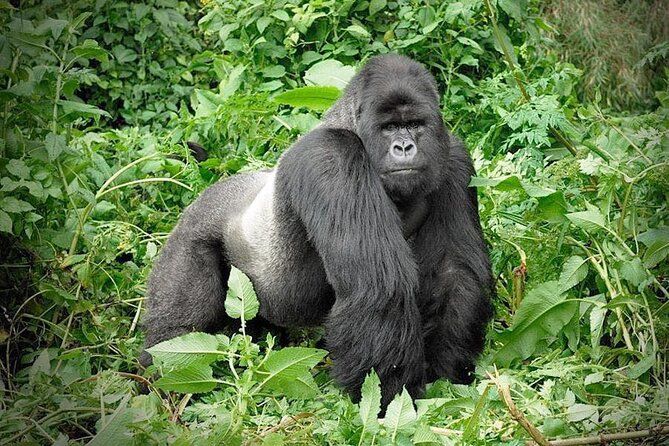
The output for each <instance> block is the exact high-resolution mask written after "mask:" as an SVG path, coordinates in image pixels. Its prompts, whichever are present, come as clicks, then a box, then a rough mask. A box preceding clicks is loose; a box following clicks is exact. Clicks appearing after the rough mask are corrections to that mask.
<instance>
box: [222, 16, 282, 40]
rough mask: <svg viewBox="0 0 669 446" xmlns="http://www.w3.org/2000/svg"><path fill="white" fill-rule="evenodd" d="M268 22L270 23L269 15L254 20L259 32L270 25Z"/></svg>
mask: <svg viewBox="0 0 669 446" xmlns="http://www.w3.org/2000/svg"><path fill="white" fill-rule="evenodd" d="M270 23H272V19H271V18H270V17H260V18H259V19H258V20H257V21H256V28H258V32H259V33H260V34H262V33H263V32H265V29H266V28H267V27H268V26H269V25H270ZM224 40H225V39H224Z"/></svg>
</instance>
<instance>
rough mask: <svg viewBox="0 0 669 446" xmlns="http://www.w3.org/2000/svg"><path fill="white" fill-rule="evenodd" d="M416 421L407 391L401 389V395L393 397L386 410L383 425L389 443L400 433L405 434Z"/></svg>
mask: <svg viewBox="0 0 669 446" xmlns="http://www.w3.org/2000/svg"><path fill="white" fill-rule="evenodd" d="M415 421H416V410H415V409H414V408H413V402H412V401H411V396H409V392H407V389H403V390H402V393H401V394H399V395H396V396H395V399H393V400H392V401H391V402H390V404H388V409H387V410H386V418H385V419H384V421H383V425H384V427H385V428H386V431H387V432H388V434H389V435H390V438H391V441H394V440H395V437H396V436H397V434H398V433H400V432H406V431H408V430H409V429H410V428H411V427H413V423H414V422H415Z"/></svg>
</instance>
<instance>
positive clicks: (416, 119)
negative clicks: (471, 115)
mask: <svg viewBox="0 0 669 446" xmlns="http://www.w3.org/2000/svg"><path fill="white" fill-rule="evenodd" d="M381 61H382V62H385V63H383V64H381V63H377V64H373V63H371V62H370V63H369V64H368V65H367V66H366V67H365V70H363V72H362V73H361V74H362V79H363V81H364V82H363V86H362V91H361V98H362V100H361V102H360V103H361V106H360V107H359V110H358V128H357V133H358V135H359V136H360V139H361V140H362V142H363V145H364V146H365V150H366V151H367V153H368V155H369V156H370V158H371V160H372V164H373V166H374V167H375V169H376V171H377V172H378V174H379V175H380V177H381V180H382V181H383V185H384V188H385V190H386V192H387V193H388V195H389V196H390V197H391V198H392V199H393V201H395V202H407V201H411V200H415V199H416V198H419V197H422V196H424V195H425V194H428V193H430V192H432V191H433V190H435V189H436V188H437V187H438V186H439V185H440V184H441V182H442V181H441V180H442V178H443V176H444V174H445V169H446V159H447V156H448V144H447V141H448V136H447V134H446V132H445V129H444V124H443V121H442V119H441V114H440V111H439V103H438V99H437V92H436V87H434V80H433V78H432V76H431V75H430V74H429V73H428V72H427V70H425V68H423V67H422V66H421V65H419V64H415V65H414V64H411V65H408V66H407V64H406V62H404V64H403V65H402V66H400V67H399V69H398V67H393V66H389V65H391V64H392V63H393V61H394V59H381ZM365 71H366V72H365Z"/></svg>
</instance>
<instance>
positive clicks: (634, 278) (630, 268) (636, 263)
mask: <svg viewBox="0 0 669 446" xmlns="http://www.w3.org/2000/svg"><path fill="white" fill-rule="evenodd" d="M620 275H621V276H622V278H623V279H625V280H626V281H627V282H628V283H629V284H630V285H632V286H634V287H639V286H640V285H642V283H643V282H644V281H645V280H646V279H647V278H648V274H647V273H646V269H645V268H644V265H643V263H642V262H641V259H640V258H638V257H634V258H633V259H632V260H630V261H628V262H624V263H623V264H622V266H621V267H620Z"/></svg>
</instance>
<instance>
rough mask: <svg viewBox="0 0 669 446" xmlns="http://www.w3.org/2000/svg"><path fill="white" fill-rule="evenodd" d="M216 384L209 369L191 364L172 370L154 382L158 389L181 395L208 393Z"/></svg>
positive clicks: (216, 381) (205, 366) (202, 365)
mask: <svg viewBox="0 0 669 446" xmlns="http://www.w3.org/2000/svg"><path fill="white" fill-rule="evenodd" d="M217 384H218V380H216V379H215V378H214V376H213V372H212V369H211V367H209V366H208V365H205V364H192V365H190V366H188V367H186V368H184V369H179V370H172V371H171V372H168V373H167V374H165V375H164V376H163V377H162V378H160V379H159V380H158V381H156V382H155V385H156V387H158V388H160V389H163V390H167V391H170V392H181V393H205V392H210V391H212V390H213V389H214V387H216V385H217Z"/></svg>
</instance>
